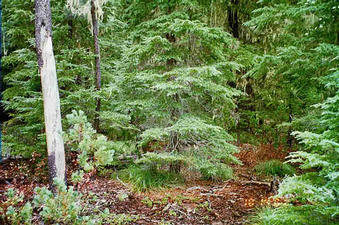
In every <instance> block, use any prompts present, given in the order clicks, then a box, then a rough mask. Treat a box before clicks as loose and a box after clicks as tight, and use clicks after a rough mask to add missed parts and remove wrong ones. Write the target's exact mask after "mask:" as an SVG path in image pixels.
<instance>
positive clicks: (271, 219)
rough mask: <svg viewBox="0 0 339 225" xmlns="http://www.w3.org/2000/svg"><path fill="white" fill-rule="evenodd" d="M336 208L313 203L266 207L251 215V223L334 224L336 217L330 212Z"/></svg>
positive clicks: (281, 224) (257, 224)
mask: <svg viewBox="0 0 339 225" xmlns="http://www.w3.org/2000/svg"><path fill="white" fill-rule="evenodd" d="M336 210H337V209H335V208H334V207H331V210H328V209H326V208H325V207H319V206H314V205H302V206H291V205H285V206H280V207H278V208H272V207H266V208H263V209H261V210H260V211H259V212H258V214H257V215H255V216H253V217H251V219H250V224H252V225H273V224H274V225H305V224H307V225H321V224H324V225H325V224H326V225H336V224H338V218H335V217H333V216H332V214H331V213H333V212H335V211H336Z"/></svg>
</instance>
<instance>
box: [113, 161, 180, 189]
mask: <svg viewBox="0 0 339 225" xmlns="http://www.w3.org/2000/svg"><path fill="white" fill-rule="evenodd" d="M117 176H118V177H119V178H121V179H123V180H124V181H128V182H130V183H131V184H132V185H133V187H134V188H135V189H136V190H137V191H147V190H149V189H152V188H161V187H168V186H170V185H175V184H180V183H183V181H184V180H183V178H182V177H181V176H180V174H177V173H174V172H170V171H164V170H158V169H156V168H149V167H145V166H143V165H131V166H130V167H128V168H127V169H124V170H121V171H119V173H118V174H117Z"/></svg>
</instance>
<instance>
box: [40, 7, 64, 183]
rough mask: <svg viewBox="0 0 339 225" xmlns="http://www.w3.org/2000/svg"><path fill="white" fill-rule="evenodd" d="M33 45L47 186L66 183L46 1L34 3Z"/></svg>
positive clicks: (48, 12) (56, 85)
mask: <svg viewBox="0 0 339 225" xmlns="http://www.w3.org/2000/svg"><path fill="white" fill-rule="evenodd" d="M35 41H36V50H37V56H38V65H39V73H40V76H41V87H42V95H43V101H44V118H45V127H46V139H47V151H48V167H49V177H50V182H53V179H54V178H59V179H61V180H65V181H66V168H65V164H66V163H65V151H64V142H63V139H62V127H61V113H60V99H59V90H58V81H57V75H56V67H55V59H54V54H53V45H52V19H51V8H50V1H49V0H35Z"/></svg>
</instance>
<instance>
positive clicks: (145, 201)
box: [141, 197, 153, 208]
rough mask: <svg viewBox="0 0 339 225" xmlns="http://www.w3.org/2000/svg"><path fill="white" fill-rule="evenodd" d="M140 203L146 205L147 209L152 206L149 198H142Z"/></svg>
mask: <svg viewBox="0 0 339 225" xmlns="http://www.w3.org/2000/svg"><path fill="white" fill-rule="evenodd" d="M141 202H142V203H143V204H145V205H147V206H148V207H149V208H151V207H152V206H153V201H152V200H151V199H150V198H149V197H146V198H144V199H143V200H141Z"/></svg>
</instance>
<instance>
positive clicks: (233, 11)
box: [227, 0, 239, 38]
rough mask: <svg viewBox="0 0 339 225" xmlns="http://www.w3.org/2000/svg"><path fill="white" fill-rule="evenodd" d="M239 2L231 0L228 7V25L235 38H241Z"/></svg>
mask: <svg viewBox="0 0 339 225" xmlns="http://www.w3.org/2000/svg"><path fill="white" fill-rule="evenodd" d="M238 4H239V0H231V2H230V5H229V6H228V9H227V14H228V25H229V27H230V28H231V32H232V34H233V37H235V38H239V21H238Z"/></svg>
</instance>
